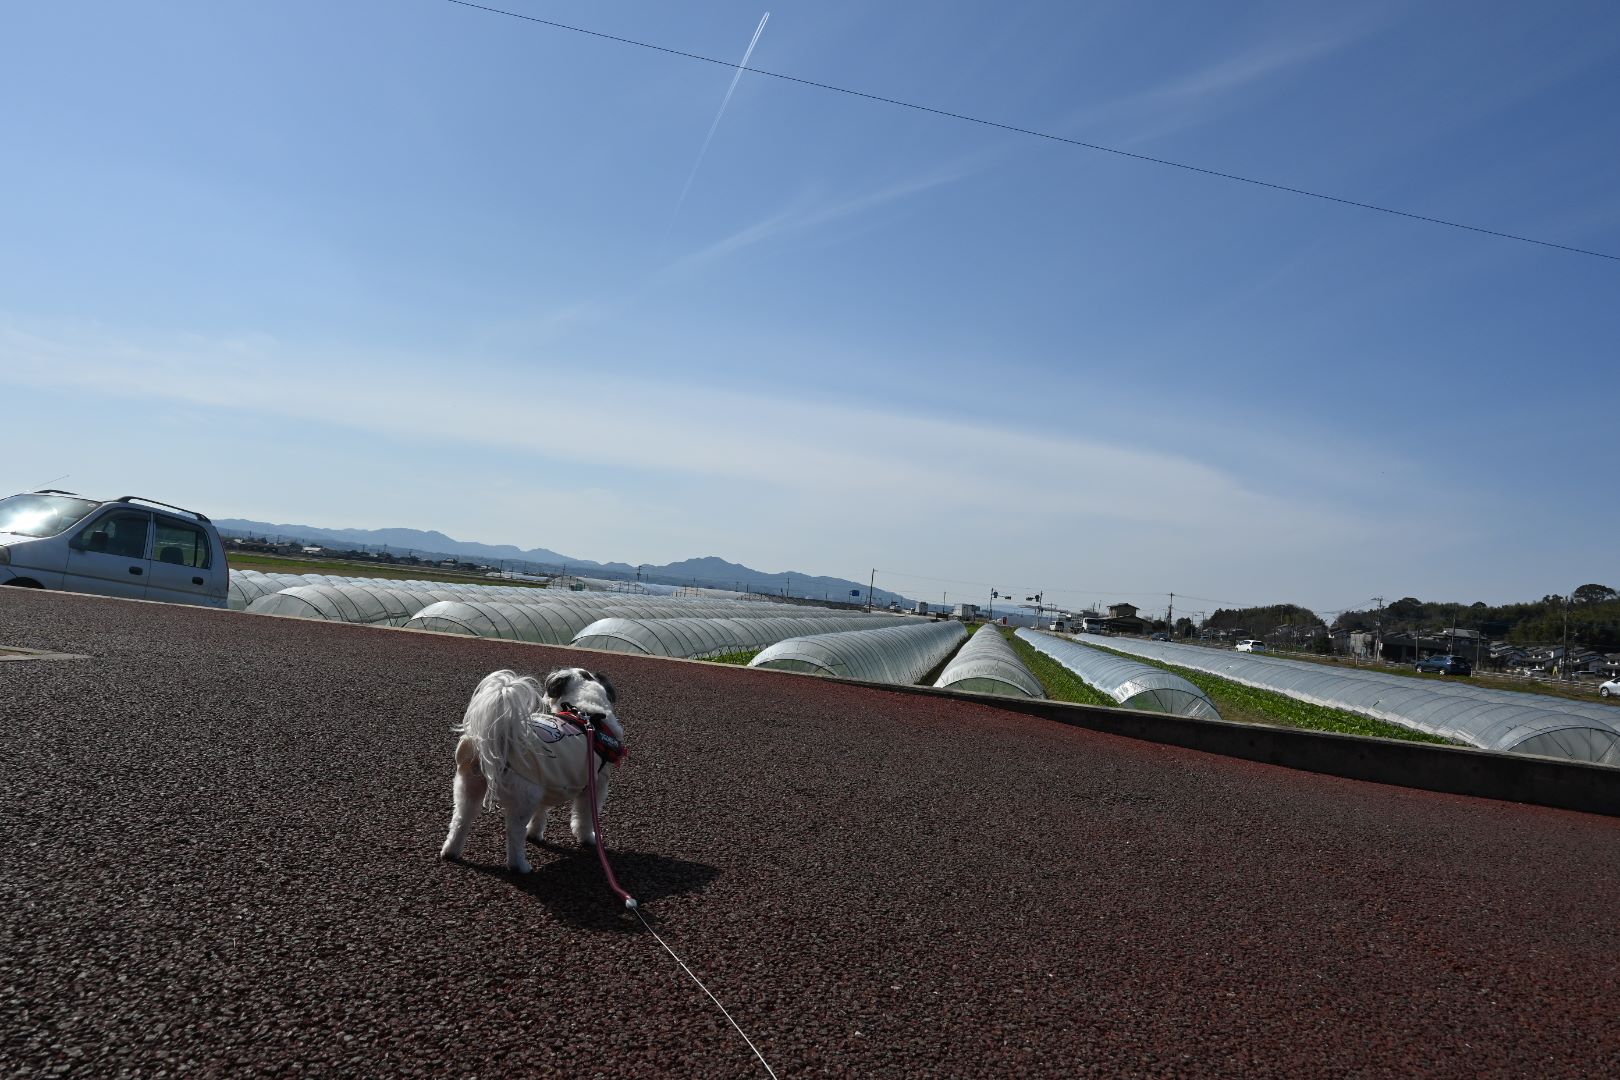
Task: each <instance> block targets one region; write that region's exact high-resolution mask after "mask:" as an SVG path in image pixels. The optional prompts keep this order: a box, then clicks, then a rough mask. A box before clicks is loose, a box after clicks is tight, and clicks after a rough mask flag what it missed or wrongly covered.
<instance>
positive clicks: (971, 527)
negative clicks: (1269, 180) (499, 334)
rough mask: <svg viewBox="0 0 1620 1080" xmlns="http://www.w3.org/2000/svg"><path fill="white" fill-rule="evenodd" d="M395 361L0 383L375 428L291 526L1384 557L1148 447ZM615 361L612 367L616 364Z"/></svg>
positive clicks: (1112, 560)
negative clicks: (572, 386) (336, 514)
mask: <svg viewBox="0 0 1620 1080" xmlns="http://www.w3.org/2000/svg"><path fill="white" fill-rule="evenodd" d="M390 359H395V358H390ZM397 359H398V360H400V361H403V362H398V363H393V362H384V360H383V359H382V358H378V357H374V356H357V355H353V354H341V355H340V354H316V353H312V352H310V351H308V350H304V349H293V348H290V347H288V346H285V345H280V344H276V343H274V342H268V341H259V342H254V341H229V342H217V343H216V342H202V341H198V340H196V339H190V340H175V341H172V342H166V343H158V344H152V345H140V346H136V345H132V344H129V343H126V342H119V341H117V340H112V339H107V338H104V337H100V336H98V335H91V334H62V333H52V334H50V335H42V334H37V333H25V332H22V331H19V330H18V329H16V328H15V327H5V326H0V383H5V384H11V385H14V386H18V385H20V386H23V387H37V388H40V389H41V390H45V391H50V392H62V391H67V392H70V393H72V394H75V395H81V396H83V397H84V398H85V400H86V401H87V402H89V401H94V400H105V399H107V398H114V399H126V400H127V399H137V400H144V401H150V402H155V403H163V404H165V405H167V406H171V407H172V406H179V407H183V408H188V409H191V410H193V411H195V412H196V413H197V414H199V415H208V416H213V417H215V418H216V419H217V423H218V425H219V426H221V427H226V428H228V427H229V426H231V425H233V424H238V423H245V422H248V421H251V422H253V423H255V424H258V425H259V426H260V427H262V426H263V420H264V418H268V419H269V420H270V421H271V422H272V424H273V422H274V421H276V420H296V421H300V422H314V423H317V424H323V425H330V426H331V427H332V428H334V429H338V430H340V431H342V432H346V433H349V434H354V433H360V434H361V435H363V436H365V438H363V439H360V440H349V441H350V442H353V443H356V444H358V445H362V446H367V445H369V446H371V447H373V449H371V450H370V451H369V453H371V454H373V455H374V456H375V458H376V459H377V464H376V469H377V473H378V480H379V482H378V483H376V484H374V485H372V486H370V487H369V488H365V489H363V490H362V489H356V490H354V491H353V492H352V493H348V494H345V495H344V496H343V497H341V498H336V499H334V497H333V496H332V495H331V493H330V492H327V493H324V494H313V493H318V492H319V491H320V489H321V488H322V487H323V486H325V487H331V486H333V485H334V484H346V485H351V486H352V484H353V479H352V478H353V477H354V476H356V475H362V474H365V473H366V471H367V470H368V469H369V468H371V465H370V463H368V462H367V461H365V460H355V461H350V462H347V463H346V468H345V469H344V470H341V473H342V475H344V476H346V477H348V478H349V479H346V480H342V481H338V480H334V479H333V478H332V474H331V473H330V471H327V472H326V473H324V474H323V473H322V472H321V471H320V470H317V469H314V468H313V467H310V465H309V463H308V462H304V463H301V464H302V465H303V467H304V469H305V471H306V472H307V473H308V474H309V475H304V476H301V477H299V478H298V480H297V481H296V482H292V483H286V482H284V483H281V484H280V485H279V486H278V488H277V489H276V490H277V494H278V495H280V496H284V495H285V493H286V492H289V491H291V492H299V491H302V490H306V489H307V490H309V491H311V492H312V494H311V495H310V496H309V497H307V498H302V500H301V501H297V500H296V499H295V501H296V505H292V506H282V507H280V508H279V510H280V512H283V513H285V514H297V513H314V512H315V511H314V509H313V507H315V506H316V505H319V506H321V507H323V508H327V509H328V511H329V508H330V507H331V506H333V505H346V506H348V507H350V508H351V510H350V511H349V512H348V514H349V515H350V516H349V520H344V521H314V520H310V521H308V523H310V524H332V525H362V524H365V523H366V522H374V523H376V524H384V523H392V524H408V525H411V526H413V527H421V528H437V529H440V530H442V531H445V532H448V533H450V534H451V535H454V536H457V537H458V538H463V539H478V540H484V541H486V542H490V543H507V542H512V543H518V544H520V545H521V546H546V547H551V548H553V549H556V550H559V551H562V552H564V553H565V554H575V555H581V556H585V557H589V558H595V559H599V560H603V561H606V560H610V559H620V560H623V561H626V562H632V563H634V562H661V561H669V560H672V559H675V558H683V557H688V556H691V555H694V554H718V555H722V556H723V557H726V558H730V559H734V560H737V561H743V562H747V563H749V564H750V565H754V566H757V567H759V568H761V569H767V570H771V569H795V568H797V569H802V570H804V571H806V572H811V573H835V574H843V575H846V576H853V575H857V574H859V573H860V571H861V569H862V568H864V567H866V566H870V565H880V566H885V567H886V568H891V569H895V570H904V571H906V572H912V573H923V574H938V575H941V576H964V572H965V569H967V568H978V567H985V568H989V567H998V568H1001V572H1008V574H1009V577H1010V578H1015V579H1016V578H1023V579H1024V580H1023V581H1018V580H1010V581H1006V582H1003V584H1005V585H1007V586H1009V587H1021V586H1022V585H1024V584H1029V585H1031V586H1035V585H1040V584H1041V582H1040V580H1039V579H1040V578H1041V577H1043V576H1044V577H1046V579H1047V580H1046V582H1045V584H1046V585H1047V586H1048V587H1052V588H1054V589H1056V588H1059V587H1067V586H1071V585H1072V586H1079V585H1082V584H1089V585H1093V586H1096V585H1101V584H1103V583H1106V582H1112V583H1114V584H1115V585H1116V586H1119V583H1121V582H1130V584H1128V585H1123V586H1120V587H1127V588H1129V587H1136V585H1137V583H1144V584H1147V585H1157V584H1158V583H1160V582H1163V583H1164V585H1163V587H1164V588H1166V589H1168V588H1178V589H1179V588H1186V589H1188V590H1189V591H1191V592H1202V593H1203V594H1204V595H1224V594H1225V593H1223V592H1221V591H1218V590H1221V589H1222V588H1223V586H1224V587H1225V590H1226V591H1227V592H1230V591H1232V590H1233V589H1234V588H1235V587H1241V588H1243V589H1244V590H1252V591H1248V592H1247V595H1257V594H1258V595H1259V596H1261V597H1263V598H1266V599H1276V598H1288V596H1289V592H1288V590H1289V589H1291V588H1297V587H1299V586H1300V585H1301V584H1302V583H1303V584H1306V585H1310V586H1312V587H1322V588H1329V586H1326V585H1323V584H1322V583H1321V581H1319V580H1317V579H1320V578H1321V577H1322V575H1321V574H1320V573H1319V571H1320V569H1321V568H1323V567H1328V566H1339V567H1349V566H1352V565H1360V564H1362V563H1364V562H1368V561H1369V560H1370V555H1371V550H1372V547H1373V545H1374V543H1375V540H1376V533H1375V530H1374V528H1373V527H1372V525H1370V524H1369V523H1368V518H1367V517H1366V515H1362V514H1359V513H1358V512H1357V509H1356V508H1355V507H1353V506H1342V505H1337V504H1330V503H1328V502H1325V501H1321V500H1318V499H1313V498H1308V497H1307V498H1301V497H1299V496H1297V495H1296V496H1291V497H1290V496H1284V495H1281V494H1276V493H1271V492H1267V491H1264V490H1260V489H1258V488H1256V487H1255V486H1254V485H1253V483H1252V482H1251V481H1250V480H1248V479H1245V478H1244V477H1241V476H1239V475H1236V474H1234V473H1232V472H1230V471H1226V470H1223V469H1220V468H1217V467H1214V466H1212V465H1210V464H1207V463H1204V462H1201V461H1198V460H1194V459H1192V458H1189V457H1186V456H1180V455H1176V454H1172V453H1161V452H1157V451H1154V450H1150V449H1144V448H1142V447H1141V446H1140V445H1136V446H1126V445H1117V444H1111V443H1107V442H1102V441H1094V440H1087V439H1085V438H1080V437H1073V436H1069V435H1064V434H1049V433H1040V432H1031V431H1027V430H1018V429H1014V428H1008V427H1005V426H997V425H993V424H964V423H960V422H953V421H948V420H943V419H940V418H937V417H928V416H908V415H901V414H898V413H894V412H892V411H886V410H884V409H882V408H875V407H874V408H849V407H837V406H829V405H824V404H818V403H814V402H807V401H794V400H786V399H767V398H761V397H757V396H753V395H750V394H747V393H742V392H738V391H735V390H730V389H726V388H722V387H713V386H694V385H692V384H690V383H680V384H676V383H664V384H659V383H655V382H649V381H647V380H646V379H645V378H637V379H635V380H627V381H623V382H620V383H614V382H613V380H612V378H611V376H610V375H606V374H598V375H595V376H593V379H592V382H593V387H594V389H593V393H592V395H591V397H590V398H589V399H576V398H572V397H569V396H567V395H561V394H559V393H558V392H557V386H558V385H559V383H560V382H561V381H563V380H564V379H565V378H566V373H562V372H558V371H555V370H549V369H540V370H536V369H534V368H529V369H527V370H522V371H518V370H514V369H502V368H497V367H495V366H493V365H490V364H487V363H482V362H478V361H474V360H469V359H465V358H463V359H458V360H455V361H444V362H440V363H437V364H428V363H426V362H424V361H423V359H422V358H419V357H403V358H397ZM602 359H603V361H604V362H603V363H601V364H600V365H598V369H597V370H599V371H601V372H611V370H612V368H613V365H612V364H611V363H609V362H606V361H609V360H611V358H602ZM129 415H132V416H138V415H141V414H139V413H130V414H129ZM232 418H235V419H232ZM368 440H369V442H368ZM469 448H470V449H471V450H472V451H473V454H472V458H473V459H474V460H476V461H478V465H477V466H476V467H475V468H473V469H471V470H463V471H462V473H461V474H457V473H455V472H454V471H452V470H450V469H447V468H445V467H442V466H440V465H436V464H435V465H432V466H431V467H426V468H423V469H422V470H421V479H420V483H419V484H416V485H414V486H412V485H406V486H405V487H403V488H402V487H401V486H400V485H401V484H402V482H403V479H402V478H404V477H408V476H410V475H411V468H412V466H411V461H412V460H419V461H421V462H423V463H432V462H434V461H435V460H436V459H437V458H442V457H443V456H444V454H445V453H446V452H448V451H453V452H454V453H455V454H457V455H458V456H461V457H466V452H467V451H468V449H469ZM479 448H484V449H487V450H488V451H489V453H488V454H487V455H482V454H480V453H479V452H478V451H479ZM366 452H367V451H361V453H362V454H364V453H366ZM283 464H285V463H283ZM143 467H145V468H146V469H147V473H148V475H149V476H150V480H151V482H152V483H155V484H158V485H159V486H162V485H163V484H164V483H176V484H178V483H180V482H181V480H182V479H184V480H186V481H191V480H192V479H193V478H192V477H190V476H185V477H183V478H182V477H181V476H180V475H179V474H178V473H177V475H176V476H174V477H169V478H165V477H162V476H157V475H150V474H151V470H152V469H154V468H155V469H158V470H161V469H162V468H163V467H164V466H163V464H162V459H161V458H160V459H156V460H154V461H153V462H148V463H144V466H143ZM243 467H244V469H246V468H249V466H248V465H247V463H244V466H243ZM175 468H176V469H179V468H180V467H179V466H175ZM627 493H628V494H627ZM360 502H366V503H368V504H369V505H367V506H360V505H358V503H360ZM305 508H310V509H307V510H306V509H305ZM429 508H431V510H432V511H433V516H434V517H435V519H434V520H428V521H424V520H421V517H422V515H423V513H424V512H425V510H427V509H429ZM273 509H277V508H269V507H267V508H265V509H264V510H262V511H258V512H250V513H247V514H246V516H259V515H260V513H264V514H269V513H271V512H272V510H273ZM440 514H442V515H444V518H443V519H439V518H438V515H440ZM390 518H391V519H392V520H391V521H390V520H389V519H390ZM1431 524H1433V523H1431ZM1430 535H1439V534H1438V533H1436V532H1435V531H1434V530H1432V529H1431V531H1430ZM1421 543H1422V541H1421V540H1419V541H1417V542H1416V543H1415V544H1414V549H1413V552H1412V554H1413V555H1414V556H1416V557H1423V556H1424V555H1425V554H1426V552H1427V549H1426V548H1425V547H1421V546H1418V545H1419V544H1421ZM1015 568H1016V569H1015ZM985 572H987V573H988V572H990V571H988V570H987V571H985ZM973 576H975V577H977V576H978V571H974V573H973ZM1239 583H1241V584H1239ZM1330 591H1331V592H1332V593H1334V594H1337V593H1338V592H1340V591H1341V590H1340V589H1339V588H1331V590H1330ZM1293 595H1295V596H1298V595H1299V594H1298V593H1295V594H1293ZM1313 595H1314V594H1313ZM1075 599H1078V598H1075Z"/></svg>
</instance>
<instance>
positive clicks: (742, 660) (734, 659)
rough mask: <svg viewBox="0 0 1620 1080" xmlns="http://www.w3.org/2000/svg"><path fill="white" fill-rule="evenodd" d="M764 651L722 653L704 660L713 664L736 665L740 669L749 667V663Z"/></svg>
mask: <svg viewBox="0 0 1620 1080" xmlns="http://www.w3.org/2000/svg"><path fill="white" fill-rule="evenodd" d="M763 651H764V650H763V649H744V650H743V651H742V652H728V653H721V654H720V655H719V656H705V657H704V658H703V659H705V660H707V661H708V662H709V663H711V664H735V665H737V666H738V667H747V666H748V662H749V661H750V660H752V659H753V658H754V657H756V656H758V655H759V654H760V653H761V652H763Z"/></svg>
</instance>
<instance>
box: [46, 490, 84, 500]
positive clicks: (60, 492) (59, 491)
mask: <svg viewBox="0 0 1620 1080" xmlns="http://www.w3.org/2000/svg"><path fill="white" fill-rule="evenodd" d="M34 494H35V495H78V496H79V498H83V497H84V496H82V495H79V493H78V492H77V491H63V490H62V489H61V488H40V489H39V490H38V491H36V492H34Z"/></svg>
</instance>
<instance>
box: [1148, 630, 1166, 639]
mask: <svg viewBox="0 0 1620 1080" xmlns="http://www.w3.org/2000/svg"><path fill="white" fill-rule="evenodd" d="M1149 640H1151V641H1169V640H1170V635H1169V634H1167V633H1165V632H1164V631H1163V630H1160V631H1159V632H1158V633H1156V634H1154V635H1153V637H1152V638H1150V639H1149Z"/></svg>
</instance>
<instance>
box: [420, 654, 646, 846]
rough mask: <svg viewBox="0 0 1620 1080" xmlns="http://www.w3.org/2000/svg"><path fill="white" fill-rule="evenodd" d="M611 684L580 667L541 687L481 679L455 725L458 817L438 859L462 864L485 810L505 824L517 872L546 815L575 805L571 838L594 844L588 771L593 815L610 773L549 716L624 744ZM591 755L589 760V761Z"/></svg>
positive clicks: (526, 678)
mask: <svg viewBox="0 0 1620 1080" xmlns="http://www.w3.org/2000/svg"><path fill="white" fill-rule="evenodd" d="M616 697H617V694H616V693H615V692H614V689H613V684H612V683H611V682H610V681H608V679H607V677H606V676H605V675H599V674H595V673H593V672H590V671H587V670H585V669H584V668H559V669H558V670H556V671H553V672H552V673H551V674H550V675H547V676H546V681H545V684H544V685H543V686H542V685H541V684H540V683H539V682H537V681H536V680H535V678H534V677H533V676H532V675H519V674H517V673H516V672H514V671H508V670H502V671H493V672H490V673H489V674H488V675H486V676H484V679H483V681H482V682H480V683H479V684H478V688H477V689H476V690H474V691H473V696H472V700H471V701H470V702H468V703H467V712H466V715H465V716H463V717H462V721H461V724H460V725H459V726H458V727H457V728H456V732H457V734H459V735H460V736H461V740H460V742H458V743H457V744H456V779H455V785H454V789H453V794H454V800H455V812H454V814H453V815H452V817H451V819H450V834H449V835H448V836H446V837H445V840H444V847H443V848H442V849H441V850H440V852H439V857H440V858H444V859H459V858H460V857H461V851H462V848H463V847H465V846H466V843H467V833H468V831H469V830H471V828H472V824H473V821H474V819H476V818H477V816H478V812H479V809H480V808H481V807H482V806H484V805H486V804H487V805H489V806H491V807H495V806H498V807H499V808H500V810H501V813H502V815H503V816H504V817H505V819H506V865H507V867H508V868H509V869H510V870H512V871H513V872H514V873H519V874H527V873H528V872H529V871H530V869H531V867H530V865H529V859H528V855H527V850H526V844H525V837H527V838H528V839H532V840H543V839H544V838H545V835H546V813H547V811H549V810H550V809H551V808H552V807H554V806H562V805H564V804H566V803H572V804H573V828H574V837H575V839H577V840H578V841H579V842H580V843H581V844H595V843H596V830H595V828H594V827H593V826H592V824H591V799H590V788H589V787H588V786H587V785H588V776H587V773H586V769H588V768H595V769H596V770H597V776H596V811H597V813H598V814H599V815H600V814H601V812H602V806H603V804H605V803H606V802H607V793H608V776H609V773H610V772H611V770H608V769H606V768H605V767H604V765H603V763H602V762H601V760H600V759H598V758H596V756H595V755H594V754H592V753H591V752H590V749H589V746H588V745H587V741H586V739H585V737H584V735H582V734H579V733H577V732H575V731H574V730H573V729H572V728H570V727H566V726H559V725H558V724H557V723H555V722H554V721H552V720H551V719H550V717H551V715H552V713H553V712H554V711H555V710H557V709H572V710H573V711H575V712H577V713H579V714H580V715H581V716H583V717H585V718H587V719H589V720H590V721H591V722H592V723H593V724H594V725H595V726H596V727H597V729H598V730H600V731H603V732H606V733H607V734H610V735H612V736H613V737H614V738H615V739H618V740H619V741H620V742H623V741H624V728H623V727H622V726H621V725H620V723H619V717H618V714H617V713H615V712H614V709H613V705H614V699H615V698H616ZM587 758H590V759H591V760H590V761H587V760H586V759H587Z"/></svg>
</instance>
